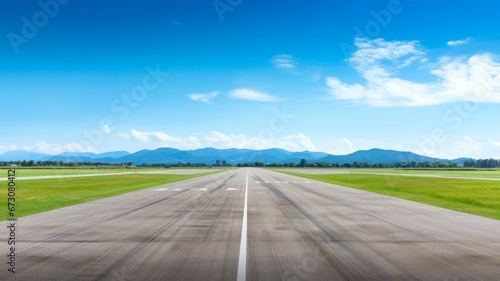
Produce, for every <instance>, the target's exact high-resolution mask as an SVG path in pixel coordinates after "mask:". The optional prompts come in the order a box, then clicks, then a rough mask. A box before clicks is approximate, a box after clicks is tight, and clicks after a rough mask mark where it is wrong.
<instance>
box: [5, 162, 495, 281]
mask: <svg viewBox="0 0 500 281" xmlns="http://www.w3.org/2000/svg"><path fill="white" fill-rule="evenodd" d="M245 214H246V216H245ZM0 225H1V230H0V235H1V237H2V240H1V241H0V242H1V244H0V264H1V265H0V280H115V281H128V280H443V281H444V280H450V281H455V280H500V221H497V220H493V219H487V218H483V217H478V216H474V215H468V214H464V213H459V212H454V211H450V210H445V209H440V208H436V207H432V206H428V205H424V204H419V203H414V202H410V201H406V200H402V199H396V198H391V197H387V196H383V195H378V194H373V193H369V192H365V191H359V190H355V189H350V188H346V187H341V186H336V185H331V184H326V183H321V182H317V181H313V180H308V179H304V178H298V177H293V176H289V175H284V174H280V173H276V172H273V171H269V170H264V169H249V168H248V169H235V170H229V171H227V172H224V173H218V174H213V175H208V176H204V177H199V178H195V179H190V180H186V181H183V182H177V183H172V184H167V185H163V186H158V187H154V188H149V189H145V190H141V191H137V192H132V193H128V194H124V195H120V196H115V197H111V198H106V199H101V200H97V201H93V202H89V203H84V204H80V205H75V206H71V207H66V208H62V209H58V210H54V211H50V212H45V213H41V214H37V215H33V216H29V217H24V218H21V219H19V220H18V221H17V244H16V247H17V248H16V273H15V274H12V273H9V272H8V271H7V268H8V266H7V264H6V262H7V259H8V258H7V255H8V253H9V252H8V247H9V246H7V239H6V237H8V235H9V234H8V232H7V231H8V229H7V225H8V222H2V223H0ZM242 234H243V235H242ZM1 259H3V260H1Z"/></svg>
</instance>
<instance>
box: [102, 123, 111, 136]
mask: <svg viewBox="0 0 500 281" xmlns="http://www.w3.org/2000/svg"><path fill="white" fill-rule="evenodd" d="M102 131H103V133H105V134H108V135H109V133H111V129H110V128H109V126H108V125H102Z"/></svg>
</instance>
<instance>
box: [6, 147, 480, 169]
mask: <svg viewBox="0 0 500 281" xmlns="http://www.w3.org/2000/svg"><path fill="white" fill-rule="evenodd" d="M301 159H306V160H307V161H308V162H326V163H339V164H343V163H353V162H359V163H368V164H378V163H382V164H388V165H389V164H394V163H396V162H411V161H415V162H455V163H457V164H463V163H464V161H466V160H470V158H458V159H451V160H450V159H439V158H432V157H427V156H423V155H418V154H415V153H412V152H404V151H395V150H384V149H378V148H374V149H370V150H359V151H356V152H354V153H351V154H347V155H331V154H327V153H323V152H311V151H302V152H290V151H287V150H283V149H279V148H271V149H264V150H254V149H237V148H230V149H216V148H202V149H195V150H179V149H175V148H158V149H155V150H141V151H137V152H135V153H129V152H127V151H113V152H106V153H100V154H96V153H91V152H81V153H80V152H64V153H61V154H58V155H48V154H41V153H34V152H30V151H25V150H14V151H9V152H6V153H4V154H1V155H0V161H18V160H20V161H22V160H27V161H29V160H34V161H65V162H71V161H73V162H104V163H110V164H116V163H129V162H132V163H134V164H136V165H139V164H162V163H164V164H176V163H178V162H181V163H187V162H190V163H205V164H207V165H211V164H213V163H215V162H216V161H217V160H220V161H226V163H228V164H231V165H236V164H238V163H254V162H264V163H278V164H282V163H299V162H300V160H301Z"/></svg>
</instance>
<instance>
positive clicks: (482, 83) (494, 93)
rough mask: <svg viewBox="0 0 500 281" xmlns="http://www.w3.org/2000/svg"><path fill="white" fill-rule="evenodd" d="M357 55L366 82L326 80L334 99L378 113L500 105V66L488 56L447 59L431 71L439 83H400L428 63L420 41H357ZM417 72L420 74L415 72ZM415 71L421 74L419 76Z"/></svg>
mask: <svg viewBox="0 0 500 281" xmlns="http://www.w3.org/2000/svg"><path fill="white" fill-rule="evenodd" d="M355 45H356V46H357V48H358V50H357V51H356V52H355V53H354V54H353V56H352V57H351V58H350V59H349V62H350V63H351V64H352V65H353V67H354V69H356V71H357V72H358V73H359V74H360V75H361V76H362V77H363V78H364V80H365V83H363V84H348V83H344V82H342V81H341V80H340V79H339V78H337V77H327V79H326V83H327V86H328V87H329V98H330V99H336V100H349V101H353V102H355V103H360V104H366V105H370V106H376V107H390V106H426V105H436V104H443V103H452V102H460V101H470V102H480V103H500V75H499V74H500V63H499V62H497V61H496V60H495V59H496V57H495V56H494V55H492V54H489V53H484V54H476V55H474V56H471V57H469V58H464V57H455V58H452V57H442V58H440V59H439V61H438V63H436V64H432V65H430V64H429V65H427V66H429V67H430V68H431V70H430V74H432V75H434V76H435V77H436V79H435V81H434V82H429V83H418V82H413V81H410V80H405V79H401V78H398V77H395V73H397V72H398V71H399V70H401V69H402V68H405V67H408V66H409V65H411V64H413V63H414V62H415V61H419V62H420V63H426V62H427V61H426V60H425V58H422V56H423V55H424V52H423V51H422V47H421V46H420V45H419V43H418V42H417V41H393V42H388V41H385V40H384V39H381V38H379V39H374V40H370V39H360V38H357V39H356V40H355ZM416 69H418V68H416ZM415 71H416V70H415Z"/></svg>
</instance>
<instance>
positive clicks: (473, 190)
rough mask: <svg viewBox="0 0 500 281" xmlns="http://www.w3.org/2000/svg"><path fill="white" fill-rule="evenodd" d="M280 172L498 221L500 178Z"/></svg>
mask: <svg viewBox="0 0 500 281" xmlns="http://www.w3.org/2000/svg"><path fill="white" fill-rule="evenodd" d="M281 172H282V173H285V174H290V175H294V176H299V177H303V178H308V179H313V180H319V181H323V182H328V183H333V184H338V185H342V186H347V187H353V188H356V189H361V190H366V191H370V192H375V193H380V194H385V195H389V196H393V197H398V198H403V199H407V200H411V201H415V202H420V203H425V204H429V205H433V206H437V207H442V208H446V209H451V210H455V211H460V212H465V213H469V214H474V215H479V216H484V217H489V218H493V219H497V220H500V181H493V180H491V181H489V180H462V179H449V178H425V177H411V176H391V175H366V174H316V175H314V174H301V173H296V172H285V171H281Z"/></svg>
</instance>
